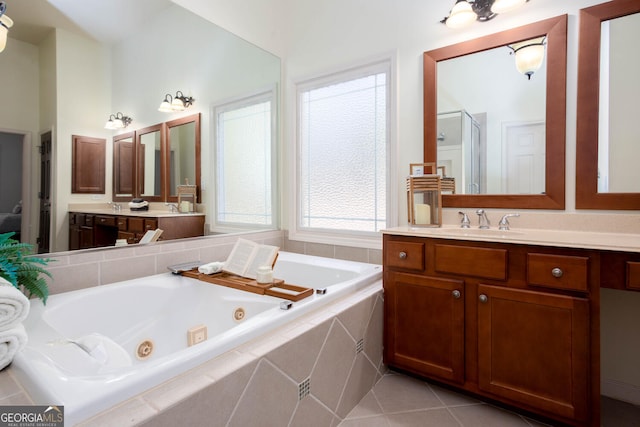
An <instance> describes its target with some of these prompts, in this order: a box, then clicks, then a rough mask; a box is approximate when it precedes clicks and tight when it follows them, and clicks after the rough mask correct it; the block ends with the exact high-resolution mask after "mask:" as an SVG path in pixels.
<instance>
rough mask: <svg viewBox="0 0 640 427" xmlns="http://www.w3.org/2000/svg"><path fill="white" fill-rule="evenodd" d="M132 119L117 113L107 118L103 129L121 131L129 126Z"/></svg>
mask: <svg viewBox="0 0 640 427" xmlns="http://www.w3.org/2000/svg"><path fill="white" fill-rule="evenodd" d="M132 121H133V119H132V118H131V117H129V116H125V115H124V114H122V113H120V112H118V113H116V114H115V115H114V114H111V115H110V116H109V120H107V123H105V125H104V128H105V129H111V130H113V129H123V128H126V127H127V126H129V125H130V124H131V122H132Z"/></svg>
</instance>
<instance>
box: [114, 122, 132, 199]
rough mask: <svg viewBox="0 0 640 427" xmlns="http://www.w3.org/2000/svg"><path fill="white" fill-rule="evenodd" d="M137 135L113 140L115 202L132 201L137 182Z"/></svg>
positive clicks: (126, 135) (124, 135) (130, 133)
mask: <svg viewBox="0 0 640 427" xmlns="http://www.w3.org/2000/svg"><path fill="white" fill-rule="evenodd" d="M134 144H135V133H134V132H129V133H124V134H122V135H118V136H116V137H114V138H113V196H114V200H123V199H124V200H131V198H132V197H133V187H134V182H135V175H134V172H135V169H134V167H133V165H134V161H135V155H134V154H135V152H134Z"/></svg>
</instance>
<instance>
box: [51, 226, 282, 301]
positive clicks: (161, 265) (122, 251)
mask: <svg viewBox="0 0 640 427" xmlns="http://www.w3.org/2000/svg"><path fill="white" fill-rule="evenodd" d="M239 237H243V238H245V239H249V240H253V241H256V242H258V243H262V244H267V245H274V246H279V247H281V248H282V247H283V232H282V231H263V232H256V233H243V234H233V235H216V236H205V237H196V238H191V239H181V240H173V241H166V242H159V243H152V244H149V245H129V246H127V247H123V248H96V249H88V250H82V251H70V252H59V253H54V254H52V255H51V256H50V258H51V259H53V260H55V261H53V262H51V263H50V264H49V265H48V266H47V270H48V271H49V272H50V273H51V275H52V276H53V280H50V279H48V278H47V280H48V282H49V290H50V293H51V294H57V293H62V292H68V291H74V290H78V289H83V288H89V287H93V286H99V285H106V284H109V283H115V282H121V281H124V280H129V279H137V278H139V277H145V276H151V275H154V274H158V273H165V272H167V266H168V265H173V264H179V263H183V262H189V261H194V260H200V261H202V262H211V261H220V260H225V259H226V258H227V257H228V256H229V253H230V252H231V249H232V248H233V245H234V244H235V242H236V241H237V240H238V238H239Z"/></svg>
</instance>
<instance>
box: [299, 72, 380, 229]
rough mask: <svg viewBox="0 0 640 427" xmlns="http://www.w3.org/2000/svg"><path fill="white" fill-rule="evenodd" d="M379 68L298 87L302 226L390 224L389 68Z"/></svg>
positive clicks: (367, 226)
mask: <svg viewBox="0 0 640 427" xmlns="http://www.w3.org/2000/svg"><path fill="white" fill-rule="evenodd" d="M376 68H378V69H374V70H368V71H369V72H368V73H364V74H363V73H360V75H359V76H357V77H353V75H352V74H351V77H348V78H343V79H342V80H339V81H336V80H333V81H332V82H331V83H329V84H322V85H319V84H314V83H311V84H309V85H308V86H307V87H305V86H304V85H302V86H301V88H300V89H299V91H298V96H299V98H298V99H299V156H300V157H299V183H300V184H299V192H300V193H299V203H300V208H299V212H300V213H299V218H298V221H299V226H300V227H301V228H308V229H329V230H340V231H356V232H377V231H379V230H381V229H382V228H384V227H385V226H386V204H387V203H386V200H387V195H386V189H387V184H386V182H387V159H386V156H387V155H386V153H387V140H388V129H387V128H388V115H389V107H388V102H389V99H388V98H389V96H388V86H389V84H388V76H389V72H388V71H387V69H388V64H381V66H379V67H376ZM380 68H382V69H383V70H384V71H382V72H380Z"/></svg>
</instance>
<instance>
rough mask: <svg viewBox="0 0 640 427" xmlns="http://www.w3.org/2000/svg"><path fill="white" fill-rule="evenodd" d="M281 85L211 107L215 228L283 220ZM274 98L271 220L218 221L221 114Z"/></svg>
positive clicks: (222, 229)
mask: <svg viewBox="0 0 640 427" xmlns="http://www.w3.org/2000/svg"><path fill="white" fill-rule="evenodd" d="M277 94H278V92H277V87H276V86H274V87H272V88H270V89H267V90H263V91H259V92H256V93H254V94H251V95H248V96H246V97H241V98H233V99H230V100H226V101H224V102H221V103H219V104H216V105H213V106H212V107H211V113H210V114H211V123H212V126H211V128H212V131H211V132H212V138H211V140H212V141H213V156H212V159H213V160H212V163H211V165H212V169H213V174H212V175H213V177H212V178H213V179H212V181H213V188H214V191H213V193H214V194H213V197H212V201H211V205H212V210H211V212H212V215H211V227H210V228H211V231H212V232H214V233H233V232H246V231H256V230H275V229H278V227H279V224H280V198H279V194H280V191H279V188H280V185H279V182H278V158H279V154H278V96H277ZM265 101H270V102H271V223H270V224H245V223H234V222H226V221H220V222H219V221H218V194H217V193H218V114H220V113H224V112H226V111H231V110H236V109H239V108H243V107H247V106H250V105H254V104H258V103H261V102H265Z"/></svg>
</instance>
